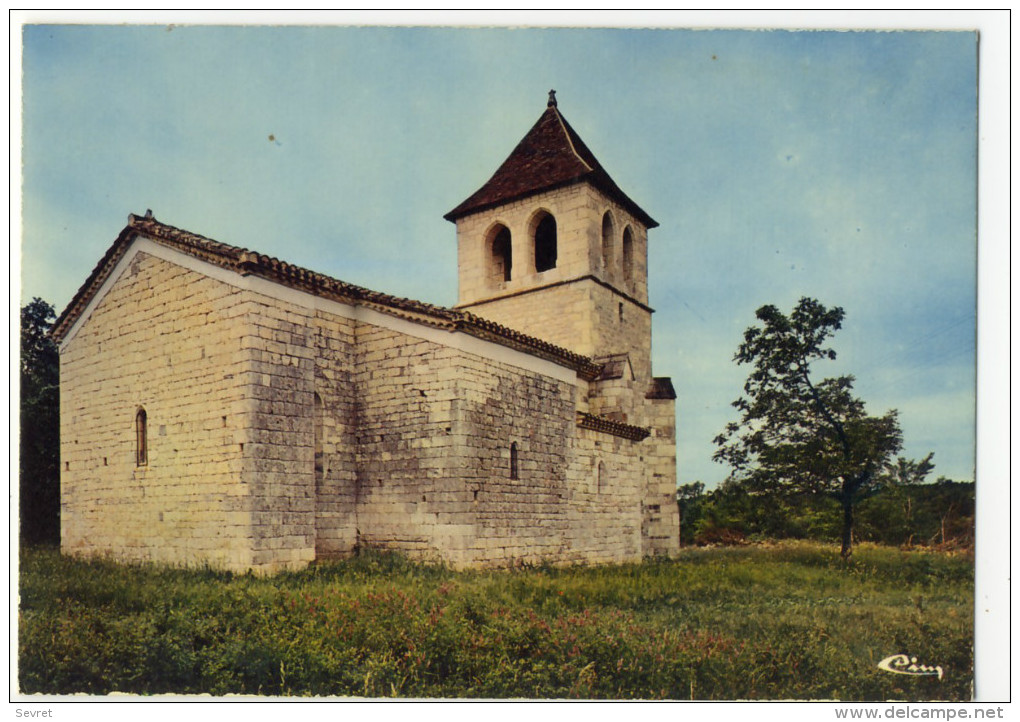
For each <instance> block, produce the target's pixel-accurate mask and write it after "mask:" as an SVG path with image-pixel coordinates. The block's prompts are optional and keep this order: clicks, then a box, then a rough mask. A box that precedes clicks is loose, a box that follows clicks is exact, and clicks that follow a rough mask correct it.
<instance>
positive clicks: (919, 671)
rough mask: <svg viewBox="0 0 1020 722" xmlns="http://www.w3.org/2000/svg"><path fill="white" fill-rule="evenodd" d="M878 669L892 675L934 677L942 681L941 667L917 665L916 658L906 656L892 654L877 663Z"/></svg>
mask: <svg viewBox="0 0 1020 722" xmlns="http://www.w3.org/2000/svg"><path fill="white" fill-rule="evenodd" d="M878 668H879V669H882V670H885V671H886V672H892V673H893V674H909V675H911V676H914V677H935V676H937V677H938V678H939V680H940V681H941V679H942V667H941V666H939V665H934V666H932V665H927V664H918V663H917V657H910V656H908V655H906V654H894V655H892V656H891V657H886V658H885V659H883V660H882V661H881V662H879V663H878Z"/></svg>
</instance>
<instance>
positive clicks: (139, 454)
mask: <svg viewBox="0 0 1020 722" xmlns="http://www.w3.org/2000/svg"><path fill="white" fill-rule="evenodd" d="M148 463H149V422H148V418H147V417H146V414H145V409H138V413H136V414H135V464H136V465H137V466H145V465H146V464H148Z"/></svg>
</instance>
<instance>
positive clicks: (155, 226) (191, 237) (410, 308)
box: [51, 212, 602, 381]
mask: <svg viewBox="0 0 1020 722" xmlns="http://www.w3.org/2000/svg"><path fill="white" fill-rule="evenodd" d="M140 235H141V236H145V237H146V238H149V239H151V240H153V241H155V242H156V243H159V244H160V245H163V246H166V247H169V248H173V249H175V250H178V251H181V252H183V253H186V254H188V255H190V256H193V257H195V258H198V259H200V260H203V261H206V262H209V263H212V264H214V265H217V266H220V267H223V268H227V269H229V270H232V271H235V272H237V273H240V274H249V275H256V276H259V277H261V278H265V279H267V280H270V281H273V282H276V283H279V284H281V285H285V286H288V287H291V288H295V289H297V290H301V291H305V292H308V293H311V294H313V295H318V296H322V297H324V298H329V299H332V300H339V301H342V302H345V303H350V304H352V305H363V306H367V307H371V308H373V309H375V310H378V311H381V312H383V313H387V314H390V315H394V316H398V317H401V318H404V319H407V320H410V321H415V322H418V323H423V324H426V325H430V326H437V327H441V328H448V329H450V330H452V331H462V332H464V333H468V334H470V335H472V336H476V337H478V338H482V339H486V340H489V341H493V342H496V343H499V344H501V345H503V346H507V347H510V348H514V349H516V350H519V351H523V352H525V353H528V354H530V355H533V356H538V357H540V358H545V359H546V360H550V361H553V362H555V363H558V364H559V365H561V366H566V367H568V368H571V369H574V370H575V371H577V373H578V374H579V375H580V376H581V377H582V378H584V379H586V380H589V381H590V380H592V379H594V378H596V377H597V376H598V375H599V374H600V373H601V370H602V365H601V364H599V363H596V362H595V361H593V360H592V359H590V358H588V357H587V356H584V355H582V354H578V353H575V352H573V351H570V350H569V349H565V348H562V347H560V346H556V345H555V344H551V343H549V342H547V341H543V340H542V339H539V338H535V337H533V336H529V335H527V334H524V333H521V332H519V331H515V330H514V329H512V328H508V327H506V326H502V325H500V324H498V323H495V322H493V321H489V320H488V319H484V318H481V317H479V316H475V315H474V314H472V313H469V312H467V311H462V310H458V309H452V308H447V307H445V306H437V305H434V304H431V303H426V302H424V301H416V300H414V299H409V298H401V297H399V296H393V295H390V294H387V293H381V292H379V291H373V290H371V289H368V288H364V287H362V286H357V285H354V284H352V283H347V282H346V281H341V280H339V279H337V278H333V277H331V276H327V275H326V274H323V273H319V272H317V271H312V270H309V269H307V268H303V267H301V266H296V265H294V264H292V263H288V262H287V261H281V260H280V259H278V258H275V257H273V256H268V255H265V254H262V253H258V252H257V251H252V250H250V249H247V248H242V247H239V246H232V245H230V244H227V243H222V242H220V241H216V240H213V239H211V238H207V237H205V236H202V235H199V234H197V233H192V232H191V231H186V230H183V229H181V228H176V227H174V226H171V225H168V224H166V223H162V222H160V221H157V220H156V219H155V218H154V217H153V216H152V213H151V212H149V213H147V214H146V215H145V216H144V217H140V216H136V215H134V214H131V215H129V216H128V224H127V226H125V227H124V230H122V231H121V232H120V234H119V235H118V237H117V240H116V241H114V243H113V245H112V246H110V248H109V249H108V250H107V251H106V253H105V254H104V255H103V257H102V259H100V261H99V263H98V264H97V265H96V267H95V268H94V269H93V270H92V273H91V274H89V277H88V279H86V281H85V283H84V284H82V286H81V288H79V289H78V291H77V293H76V294H75V295H74V298H72V300H71V302H70V303H69V304H68V306H67V308H65V309H64V311H63V313H61V315H60V317H59V318H57V320H56V322H55V323H54V324H53V329H52V331H51V334H52V336H53V338H54V339H56V340H57V341H60V340H61V339H63V337H64V336H65V335H66V334H67V333H68V331H69V330H70V329H71V327H72V326H73V325H74V324H75V322H76V321H77V320H78V318H79V317H80V316H81V314H82V313H83V312H84V311H85V309H86V307H87V306H88V304H89V302H90V301H91V300H92V298H93V297H94V296H95V295H96V294H97V293H98V292H99V290H100V288H101V287H102V285H103V284H104V283H105V282H106V280H107V278H108V277H109V275H110V273H112V271H113V269H114V267H116V265H117V262H118V261H119V260H120V259H121V258H122V257H123V256H124V254H125V253H126V252H127V249H128V247H130V245H131V243H132V241H134V240H135V239H136V238H137V237H138V236H140Z"/></svg>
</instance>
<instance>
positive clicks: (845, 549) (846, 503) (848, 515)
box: [839, 494, 854, 561]
mask: <svg viewBox="0 0 1020 722" xmlns="http://www.w3.org/2000/svg"><path fill="white" fill-rule="evenodd" d="M853 534H854V504H853V497H852V496H850V495H849V494H844V495H843V543H842V547H841V549H840V551H839V555H840V556H841V557H843V561H850V556H851V555H852V554H853V544H854V537H853Z"/></svg>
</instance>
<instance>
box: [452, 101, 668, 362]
mask: <svg viewBox="0 0 1020 722" xmlns="http://www.w3.org/2000/svg"><path fill="white" fill-rule="evenodd" d="M445 218H446V219H447V220H450V221H453V222H454V223H456V224H457V245H458V281H459V292H458V303H457V308H461V309H464V310H467V311H470V312H471V313H474V314H477V315H479V316H482V317H484V318H488V319H491V320H493V321H496V322H497V323H500V324H503V325H505V326H508V327H510V328H513V329H517V330H519V331H522V332H524V333H527V334H529V335H531V336H535V337H537V338H541V339H544V340H546V341H549V342H550V343H554V344H556V345H558V346H562V347H565V348H567V349H570V350H571V351H574V352H576V353H580V354H584V355H586V356H591V357H594V358H597V359H608V358H611V357H612V358H619V357H623V356H626V357H627V361H628V362H629V366H630V369H631V373H632V374H633V378H635V380H637V379H640V380H647V381H650V379H651V313H652V309H651V308H649V306H648V230H649V229H651V228H654V227H656V226H657V225H658V224H657V223H656V222H655V221H654V220H653V219H652V218H651V216H649V215H648V214H647V213H646V212H645V211H644V210H642V209H641V207H640V206H638V205H637V203H635V202H634V201H633V200H631V199H630V198H629V197H628V196H627V195H626V194H625V193H624V192H623V191H622V190H620V188H619V186H617V185H616V183H615V182H613V180H612V178H610V177H609V174H608V173H607V172H606V171H605V169H604V168H603V167H602V165H601V164H600V163H599V162H598V160H597V159H596V158H595V156H594V154H592V152H591V151H590V150H589V149H588V147H587V146H586V145H585V144H584V141H582V140H581V138H580V136H578V134H577V133H576V132H575V131H574V129H573V128H572V127H571V126H570V124H569V123H568V122H567V120H566V118H564V117H563V115H562V113H560V111H559V108H558V105H557V101H556V95H555V91H550V92H549V100H548V103H547V105H546V109H545V112H543V113H542V115H541V117H540V118H539V119H538V121H537V122H536V123H535V125H534V126H532V128H531V130H529V131H528V132H527V134H526V135H525V136H524V138H523V139H522V140H521V141H520V143H518V144H517V147H516V148H514V149H513V151H512V152H511V153H510V155H509V156H508V157H507V159H506V160H505V161H504V162H503V164H502V165H501V166H500V167H499V168H498V169H497V170H496V172H495V174H494V175H493V176H492V177H491V178H490V179H489V180H488V181H487V182H486V183H485V184H484V185H483V186H482V187H481V188H479V189H478V190H477V191H476V192H475V193H473V194H472V195H471V196H470V197H469V198H468V199H467V200H465V201H464V202H463V203H461V204H460V205H459V206H457V207H456V208H454V209H453V210H452V211H450V212H449V213H448V214H446V216H445Z"/></svg>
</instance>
